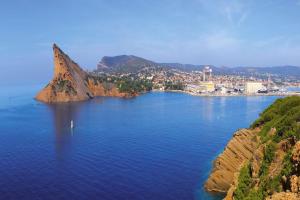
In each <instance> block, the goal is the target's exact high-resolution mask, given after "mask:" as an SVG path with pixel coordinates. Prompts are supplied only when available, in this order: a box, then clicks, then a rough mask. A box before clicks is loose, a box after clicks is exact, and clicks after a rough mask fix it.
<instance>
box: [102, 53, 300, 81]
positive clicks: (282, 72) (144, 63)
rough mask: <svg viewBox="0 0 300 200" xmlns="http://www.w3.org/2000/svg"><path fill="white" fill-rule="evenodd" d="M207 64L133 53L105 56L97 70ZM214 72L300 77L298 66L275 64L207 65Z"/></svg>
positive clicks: (193, 67)
mask: <svg viewBox="0 0 300 200" xmlns="http://www.w3.org/2000/svg"><path fill="white" fill-rule="evenodd" d="M204 66H207V65H192V64H181V63H157V62H154V61H150V60H147V59H144V58H141V57H137V56H133V55H121V56H113V57H108V56H105V57H103V58H102V60H101V61H100V62H99V64H98V66H97V69H98V71H105V72H122V73H126V72H128V73H136V72H138V71H140V70H141V69H144V68H147V67H148V68H149V67H151V68H167V69H177V70H182V71H196V70H202V69H203V68H204ZM209 66H210V67H211V68H212V70H213V73H214V74H218V75H241V76H267V75H268V74H270V75H273V76H277V77H281V78H291V79H299V78H300V67H298V66H275V67H215V66H213V65H209Z"/></svg>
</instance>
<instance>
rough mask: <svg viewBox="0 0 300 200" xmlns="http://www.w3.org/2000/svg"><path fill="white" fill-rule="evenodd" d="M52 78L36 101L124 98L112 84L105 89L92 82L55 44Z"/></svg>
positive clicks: (100, 84)
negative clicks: (107, 97) (104, 97)
mask: <svg viewBox="0 0 300 200" xmlns="http://www.w3.org/2000/svg"><path fill="white" fill-rule="evenodd" d="M53 53H54V77H53V79H52V80H51V82H50V83H49V84H48V85H47V86H46V87H45V88H44V89H42V90H41V91H40V92H39V93H38V94H37V96H36V97H35V98H36V99H37V100H39V101H42V102H46V103H55V102H71V101H83V100H87V99H91V98H93V97H94V96H115V97H126V96H128V95H127V94H126V93H120V92H119V90H118V88H116V86H115V85H114V84H111V85H110V87H109V88H108V89H107V88H105V87H104V86H103V83H100V82H98V81H94V80H93V77H91V76H89V75H88V74H87V73H86V72H85V71H84V70H82V69H81V68H80V66H79V65H78V64H77V63H75V62H74V61H73V60H71V59H70V58H69V56H68V55H66V54H65V53H64V52H63V51H62V50H61V49H60V48H59V47H58V46H57V45H56V44H54V45H53Z"/></svg>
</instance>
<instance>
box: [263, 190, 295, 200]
mask: <svg viewBox="0 0 300 200" xmlns="http://www.w3.org/2000/svg"><path fill="white" fill-rule="evenodd" d="M299 199H300V195H299V194H295V193H291V192H280V193H275V194H273V195H272V196H269V197H267V198H266V200H299Z"/></svg>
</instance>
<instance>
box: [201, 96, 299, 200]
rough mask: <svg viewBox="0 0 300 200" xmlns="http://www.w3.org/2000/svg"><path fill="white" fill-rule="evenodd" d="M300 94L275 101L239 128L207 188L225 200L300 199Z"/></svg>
mask: <svg viewBox="0 0 300 200" xmlns="http://www.w3.org/2000/svg"><path fill="white" fill-rule="evenodd" d="M299 116H300V97H298V96H292V97H286V98H283V99H278V100H276V101H275V102H274V103H273V104H272V105H271V106H270V107H268V108H267V109H266V110H265V111H264V112H263V113H262V114H261V115H260V117H259V118H258V119H257V120H256V121H255V122H254V123H253V124H252V125H251V127H250V128H248V129H241V130H239V131H237V132H236V133H235V134H234V135H233V137H232V139H231V140H230V141H229V142H228V144H227V146H226V148H225V149H224V151H223V153H221V154H220V155H219V156H218V157H217V158H216V160H215V161H214V165H213V169H212V171H211V174H210V176H209V178H208V179H207V181H206V183H205V185H204V187H205V189H206V190H207V191H208V192H214V193H223V194H225V195H226V197H225V198H224V199H225V200H265V199H266V200H296V199H300V136H299V130H300V124H299V120H300V117H299Z"/></svg>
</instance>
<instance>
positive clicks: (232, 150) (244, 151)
mask: <svg viewBox="0 0 300 200" xmlns="http://www.w3.org/2000/svg"><path fill="white" fill-rule="evenodd" d="M255 135H256V131H254V130H249V129H241V130H239V131H237V132H236V133H235V134H234V136H233V138H232V139H231V140H230V142H229V143H228V145H227V146H226V148H225V150H224V152H223V153H222V154H221V155H219V156H218V158H217V159H216V160H215V162H214V168H213V171H212V173H211V175H210V176H209V178H208V180H207V181H206V183H205V189H206V190H207V191H210V192H222V193H226V192H227V191H228V190H229V188H230V187H231V185H232V184H233V183H234V180H235V174H236V173H237V172H239V169H240V168H241V166H242V165H243V164H244V162H245V161H247V160H249V159H250V158H252V155H253V152H254V151H255V149H256V147H257V143H256V142H255Z"/></svg>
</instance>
